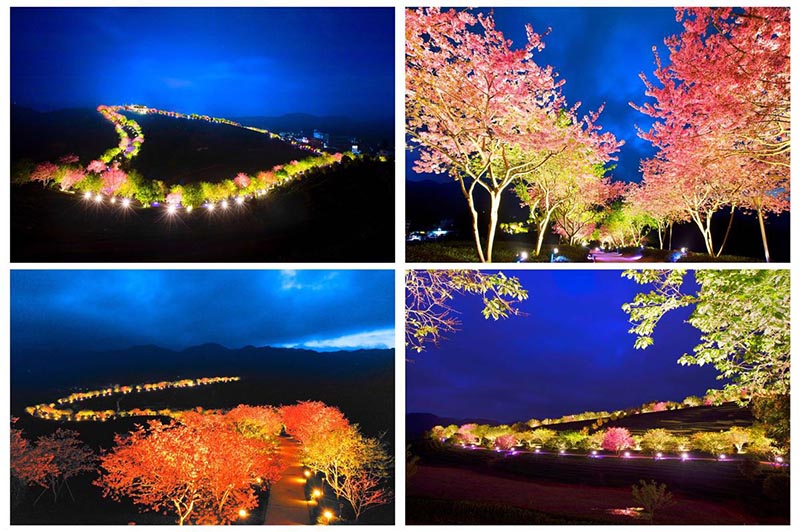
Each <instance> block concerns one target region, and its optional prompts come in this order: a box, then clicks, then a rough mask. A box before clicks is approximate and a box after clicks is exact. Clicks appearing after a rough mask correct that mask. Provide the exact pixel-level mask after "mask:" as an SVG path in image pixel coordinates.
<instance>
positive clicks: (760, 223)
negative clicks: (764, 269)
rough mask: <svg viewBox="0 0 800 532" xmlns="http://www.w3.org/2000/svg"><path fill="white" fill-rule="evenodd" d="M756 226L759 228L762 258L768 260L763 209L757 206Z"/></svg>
mask: <svg viewBox="0 0 800 532" xmlns="http://www.w3.org/2000/svg"><path fill="white" fill-rule="evenodd" d="M758 227H759V228H760V229H761V243H762V244H764V259H765V260H766V261H767V262H769V246H768V245H767V231H766V228H765V227H764V211H763V210H762V209H761V205H759V206H758Z"/></svg>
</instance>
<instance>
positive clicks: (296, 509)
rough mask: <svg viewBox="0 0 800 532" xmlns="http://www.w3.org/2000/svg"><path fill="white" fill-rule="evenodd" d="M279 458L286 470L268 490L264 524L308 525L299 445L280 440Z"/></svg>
mask: <svg viewBox="0 0 800 532" xmlns="http://www.w3.org/2000/svg"><path fill="white" fill-rule="evenodd" d="M280 457H281V460H282V462H283V463H284V464H286V470H285V471H284V472H283V475H282V476H281V479H280V480H279V481H278V482H276V483H275V485H274V486H272V489H271V490H270V494H269V503H268V504H267V517H266V520H265V521H264V524H265V525H309V524H311V522H310V519H309V512H308V503H307V502H306V499H305V489H304V487H305V477H303V467H302V464H301V463H300V444H299V443H297V442H296V441H295V440H293V439H291V438H281V447H280Z"/></svg>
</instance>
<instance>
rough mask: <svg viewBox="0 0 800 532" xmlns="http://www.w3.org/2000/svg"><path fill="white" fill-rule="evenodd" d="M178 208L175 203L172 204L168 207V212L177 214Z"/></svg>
mask: <svg viewBox="0 0 800 532" xmlns="http://www.w3.org/2000/svg"><path fill="white" fill-rule="evenodd" d="M177 210H178V208H177V207H175V205H174V204H170V206H169V207H167V212H168V213H169V214H175V211H177Z"/></svg>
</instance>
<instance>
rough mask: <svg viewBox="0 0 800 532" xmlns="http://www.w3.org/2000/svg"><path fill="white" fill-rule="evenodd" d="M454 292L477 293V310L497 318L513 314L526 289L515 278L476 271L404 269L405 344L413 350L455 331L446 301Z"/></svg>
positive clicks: (452, 314) (419, 350) (525, 297)
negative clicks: (479, 308) (478, 301)
mask: <svg viewBox="0 0 800 532" xmlns="http://www.w3.org/2000/svg"><path fill="white" fill-rule="evenodd" d="M456 295H479V296H480V297H481V298H482V299H483V305H484V306H483V310H482V311H481V313H482V314H483V317H484V318H486V319H489V318H491V319H493V320H498V319H500V318H507V317H509V316H512V315H513V316H517V315H519V314H520V312H519V310H518V309H517V308H516V307H515V306H514V305H515V303H517V302H519V301H523V300H525V299H527V297H528V292H527V290H525V289H524V288H522V285H521V284H520V282H519V280H518V279H517V278H516V277H506V276H505V275H504V274H503V273H502V272H498V273H496V274H490V273H484V272H480V271H477V270H408V271H407V272H406V309H405V317H406V320H405V321H406V346H407V347H408V348H409V349H412V350H414V351H416V352H421V351H423V350H424V349H425V346H426V344H428V343H432V344H434V345H436V344H437V343H438V342H439V340H440V339H441V338H442V336H443V335H444V334H446V333H450V332H455V331H457V330H458V326H459V325H460V322H459V321H458V320H457V319H456V318H455V315H454V314H455V311H454V309H453V308H452V307H451V306H450V301H451V300H452V299H453V298H454V297H455V296H456Z"/></svg>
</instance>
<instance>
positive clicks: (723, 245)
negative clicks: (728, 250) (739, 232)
mask: <svg viewBox="0 0 800 532" xmlns="http://www.w3.org/2000/svg"><path fill="white" fill-rule="evenodd" d="M735 212H736V206H735V205H732V206H731V217H730V218H728V228H727V229H726V230H725V238H723V239H722V245H721V246H720V247H719V249H718V250H717V257H719V256H720V255H722V250H723V248H724V247H725V243H726V242H728V235H730V234H731V227H733V214H734V213H735Z"/></svg>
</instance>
